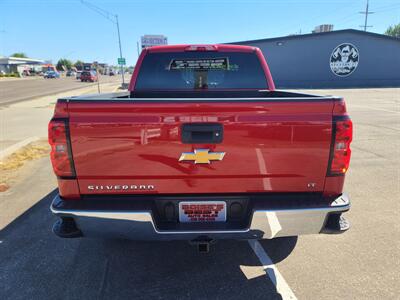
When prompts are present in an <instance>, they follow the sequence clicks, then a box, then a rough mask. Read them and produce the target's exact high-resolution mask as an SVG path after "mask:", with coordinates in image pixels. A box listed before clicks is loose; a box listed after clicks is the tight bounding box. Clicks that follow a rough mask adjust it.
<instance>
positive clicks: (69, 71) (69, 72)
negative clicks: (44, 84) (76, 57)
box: [65, 70, 76, 77]
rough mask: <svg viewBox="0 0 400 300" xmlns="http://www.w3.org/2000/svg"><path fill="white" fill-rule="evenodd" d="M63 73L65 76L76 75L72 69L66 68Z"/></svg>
mask: <svg viewBox="0 0 400 300" xmlns="http://www.w3.org/2000/svg"><path fill="white" fill-rule="evenodd" d="M65 75H66V76H67V77H71V76H76V72H75V71H74V70H68V71H67V73H66V74H65Z"/></svg>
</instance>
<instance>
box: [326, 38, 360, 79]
mask: <svg viewBox="0 0 400 300" xmlns="http://www.w3.org/2000/svg"><path fill="white" fill-rule="evenodd" d="M359 59H360V55H359V53H358V49H357V48H356V46H354V45H352V44H350V43H344V44H340V45H339V46H337V47H336V48H335V49H334V50H333V51H332V54H331V59H330V66H331V70H332V72H333V73H334V74H335V75H337V76H341V77H345V76H349V75H350V74H351V73H353V72H354V70H355V69H356V68H357V66H358V61H359Z"/></svg>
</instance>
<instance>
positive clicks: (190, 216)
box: [179, 201, 226, 223]
mask: <svg viewBox="0 0 400 300" xmlns="http://www.w3.org/2000/svg"><path fill="white" fill-rule="evenodd" d="M179 222H181V223H202V222H211V223H214V222H226V202H225V201H181V202H179Z"/></svg>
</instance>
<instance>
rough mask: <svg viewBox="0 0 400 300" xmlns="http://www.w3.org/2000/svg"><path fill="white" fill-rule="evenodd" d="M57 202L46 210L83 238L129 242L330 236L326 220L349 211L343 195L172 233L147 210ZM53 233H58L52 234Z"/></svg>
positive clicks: (345, 196) (330, 229)
mask: <svg viewBox="0 0 400 300" xmlns="http://www.w3.org/2000/svg"><path fill="white" fill-rule="evenodd" d="M60 201H63V200H61V199H60V197H59V196H57V197H56V198H55V199H54V200H53V203H52V205H51V207H50V209H51V211H52V213H53V214H54V215H56V216H59V217H61V218H67V219H69V220H71V219H70V218H72V219H73V220H74V221H75V224H76V227H77V229H79V231H80V233H81V234H82V235H83V236H87V237H105V238H123V239H132V240H193V239H196V238H198V237H200V236H201V237H204V236H205V237H207V238H210V239H272V238H275V237H284V236H298V235H304V234H317V233H328V232H329V233H332V228H328V230H326V229H327V228H326V226H327V224H328V223H332V222H328V219H329V218H330V217H332V216H340V214H341V213H343V212H346V211H348V210H349V209H350V200H349V198H348V196H347V195H346V194H343V195H341V196H340V197H338V198H336V199H335V200H334V201H332V202H331V203H330V204H329V205H327V206H326V207H316V208H312V207H311V208H298V209H295V208H291V209H275V210H272V209H268V210H255V211H253V214H252V218H251V222H250V226H249V227H248V228H246V229H240V230H192V231H181V230H179V231H174V230H159V229H158V228H157V226H156V222H154V220H153V215H152V212H151V210H143V211H126V210H124V211H104V210H89V209H79V210H75V209H64V208H60V207H59V205H56V204H57V203H59V202H60ZM77 201H79V200H77ZM333 231H335V230H333ZM339 232H340V231H337V232H333V233H339ZM55 233H56V234H58V233H57V232H56V231H55ZM58 235H60V234H58ZM64 237H65V236H64Z"/></svg>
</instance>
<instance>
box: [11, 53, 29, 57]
mask: <svg viewBox="0 0 400 300" xmlns="http://www.w3.org/2000/svg"><path fill="white" fill-rule="evenodd" d="M11 56H12V57H19V58H28V56H26V54H25V53H24V52H16V53H14V54H11Z"/></svg>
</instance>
